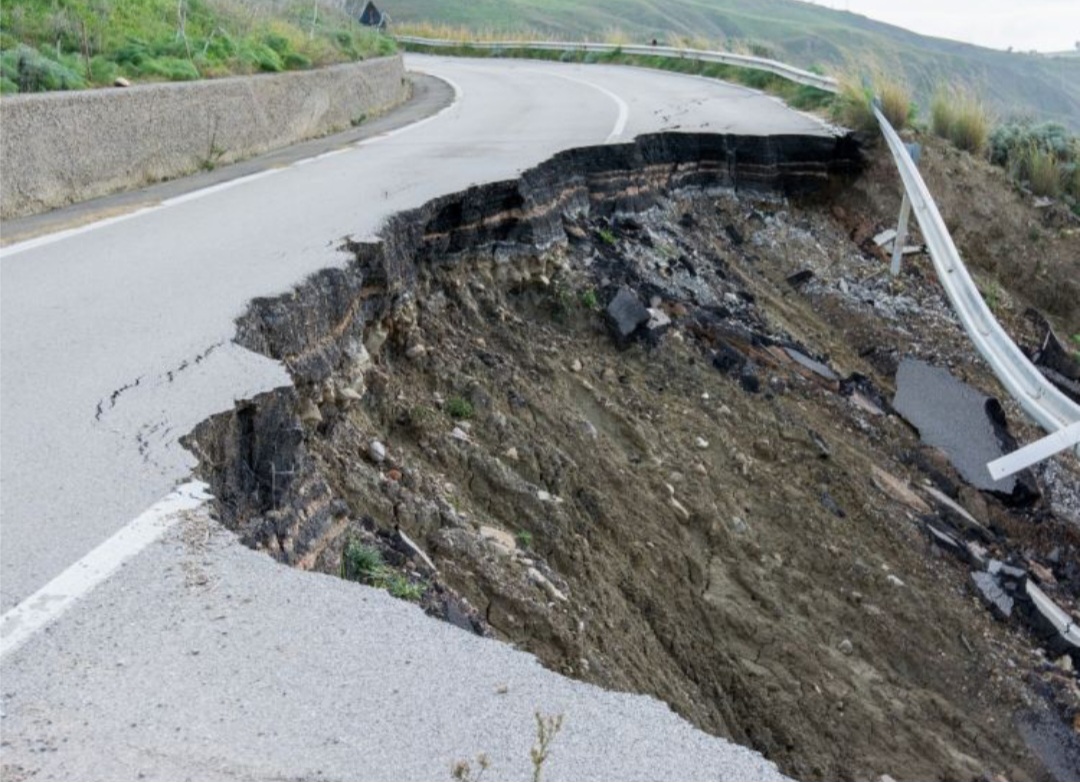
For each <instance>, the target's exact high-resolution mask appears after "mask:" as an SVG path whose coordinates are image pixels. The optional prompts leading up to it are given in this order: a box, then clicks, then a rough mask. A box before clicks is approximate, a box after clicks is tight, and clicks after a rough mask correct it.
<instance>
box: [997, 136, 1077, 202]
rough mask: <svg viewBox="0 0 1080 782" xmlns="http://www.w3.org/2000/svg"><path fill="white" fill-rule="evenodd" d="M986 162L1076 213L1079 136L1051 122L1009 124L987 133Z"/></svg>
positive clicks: (1033, 191) (1035, 192)
mask: <svg viewBox="0 0 1080 782" xmlns="http://www.w3.org/2000/svg"><path fill="white" fill-rule="evenodd" d="M989 149H990V161H991V162H992V163H995V164H997V165H999V166H1002V167H1003V168H1004V169H1005V170H1006V171H1008V172H1009V175H1010V176H1011V177H1012V179H1013V180H1014V181H1015V182H1017V183H1018V184H1020V185H1023V186H1025V187H1027V188H1028V189H1029V190H1030V191H1031V192H1032V193H1034V194H1035V195H1039V196H1048V197H1050V198H1063V199H1064V200H1065V201H1066V203H1068V204H1069V205H1070V206H1071V207H1072V208H1073V210H1074V211H1077V212H1078V213H1080V137H1078V136H1075V135H1073V134H1071V133H1069V131H1068V130H1067V129H1066V128H1065V127H1064V126H1063V125H1060V124H1058V123H1054V122H1044V123H1039V124H1033V123H1030V122H1012V123H1007V124H1004V125H1000V126H998V127H997V128H995V129H994V131H993V132H992V133H991V134H990V141H989Z"/></svg>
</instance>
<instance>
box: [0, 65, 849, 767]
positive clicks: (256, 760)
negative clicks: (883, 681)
mask: <svg viewBox="0 0 1080 782" xmlns="http://www.w3.org/2000/svg"><path fill="white" fill-rule="evenodd" d="M408 64H409V66H410V67H411V68H412V69H414V70H418V71H423V72H427V73H430V74H432V75H434V76H437V77H439V78H441V79H444V80H446V81H447V82H449V83H450V84H451V85H453V87H454V89H455V92H456V100H455V102H454V103H453V105H452V106H450V107H449V108H447V109H446V110H444V111H442V112H441V113H439V114H438V115H436V116H434V117H432V118H430V119H428V120H425V121H423V122H420V123H417V124H414V125H411V126H407V127H406V128H403V129H401V130H399V131H396V132H394V133H392V134H387V135H384V136H381V137H376V138H373V139H370V140H368V141H365V142H363V143H361V144H359V145H354V146H349V147H347V148H345V149H342V150H338V151H336V152H333V153H330V154H326V155H323V156H320V157H317V158H312V159H307V160H304V161H301V162H298V163H294V164H292V165H288V166H285V167H282V166H280V165H277V164H276V163H274V164H271V163H267V165H268V166H271V165H272V167H267V168H263V169H262V170H261V171H260V172H259V173H255V174H253V175H251V176H248V177H245V178H243V179H239V180H234V181H232V182H228V183H224V184H220V185H217V186H214V187H210V188H204V189H201V190H195V191H192V192H190V193H188V194H186V195H183V196H180V197H177V198H173V199H171V200H169V201H166V202H164V203H162V204H159V205H158V206H157V207H155V208H153V209H149V210H145V211H142V212H138V213H135V214H132V215H129V216H127V217H126V218H124V219H120V220H112V221H102V222H97V223H91V224H90V225H87V226H84V227H83V228H79V229H75V230H73V231H68V232H64V233H54V234H49V235H46V236H43V237H40V238H38V239H35V240H31V241H28V242H25V243H22V244H13V245H10V246H8V247H5V248H3V250H0V372H2V374H0V421H2V429H0V518H2V522H0V534H2V549H0V598H2V609H3V611H5V612H7V613H6V614H5V617H4V626H3V636H4V637H3V639H2V640H3V646H2V647H0V653H3V655H4V656H3V660H2V665H3V668H2V674H3V681H4V684H3V693H4V695H3V707H2V708H3V716H2V720H3V721H2V726H3V733H4V748H3V760H2V763H3V769H4V772H3V776H4V778H7V777H8V776H9V775H10V776H11V777H12V778H14V779H19V778H20V777H19V774H23V773H25V774H29V773H30V772H37V776H35V777H34V778H35V779H36V780H40V779H53V778H55V779H64V778H78V779H87V780H89V779H127V778H135V777H137V776H138V775H139V774H140V773H141V774H145V775H146V776H145V778H151V779H153V778H170V779H178V778H188V777H190V778H193V779H217V778H222V779H271V778H273V779H292V778H312V779H314V778H319V779H335V778H356V777H357V776H362V777H375V778H395V779H425V778H426V779H431V778H445V776H446V773H447V769H448V766H449V763H450V762H451V761H452V760H455V759H457V758H459V757H465V756H468V755H470V754H475V753H476V752H479V751H487V752H488V753H489V754H490V755H491V756H492V759H493V760H496V761H497V763H496V770H497V771H498V773H497V775H498V776H499V777H500V778H513V777H516V776H522V777H523V776H527V775H528V771H529V769H528V747H529V746H530V745H531V742H532V730H531V719H532V713H533V711H534V710H535V709H537V708H540V709H542V710H544V711H545V712H555V711H559V712H565V713H566V714H567V720H568V722H567V728H566V736H565V737H560V739H559V742H558V744H557V749H556V752H555V757H554V758H553V760H552V765H551V772H552V773H553V774H554V775H555V776H562V777H567V778H571V777H572V778H577V779H588V778H605V779H614V778H657V777H658V776H665V777H678V778H685V779H689V778H729V777H730V778H739V777H742V778H748V777H753V778H764V777H765V776H767V775H769V774H775V771H774V770H770V768H769V767H768V765H767V764H763V762H762V761H761V760H760V759H758V758H755V757H754V756H752V755H751V753H748V752H745V751H743V750H740V749H738V748H732V747H730V746H729V745H727V744H726V743H725V742H722V741H720V740H718V739H713V738H710V737H708V736H705V735H703V734H701V733H699V732H698V731H696V730H694V729H693V728H692V727H690V726H688V725H686V724H685V723H683V722H681V721H680V720H678V719H677V718H675V717H674V716H673V715H671V714H670V712H669V711H668V710H667V709H666V707H664V706H663V705H662V704H658V703H656V702H655V701H652V700H650V699H647V698H640V697H630V696H622V695H615V694H611V693H604V692H601V691H599V690H596V689H595V688H591V687H587V686H584V685H581V684H578V683H574V682H569V681H566V680H564V679H561V678H560V677H558V676H556V675H554V674H551V673H548V672H546V671H543V670H542V669H540V668H539V666H537V665H536V663H535V662H534V661H533V660H532V658H529V657H527V656H525V655H521V654H519V653H517V652H514V651H512V650H510V649H508V648H506V647H504V646H502V645H499V644H496V643H493V642H488V641H482V640H479V639H475V638H472V637H470V636H468V635H466V634H464V633H461V632H459V631H456V630H453V629H452V628H450V627H448V626H446V625H442V624H439V623H436V622H433V621H429V620H427V619H426V618H424V617H423V616H422V615H420V614H419V612H417V611H415V610H414V609H412V608H411V607H410V606H408V605H405V604H402V603H400V602H399V601H395V600H393V599H391V598H389V597H388V596H386V595H385V594H383V593H381V592H377V591H374V590H369V589H367V588H365V587H360V586H357V585H355V584H347V583H345V582H341V581H339V580H337V579H333V578H326V577H322V576H318V575H315V574H306V573H299V572H295V571H288V570H286V569H285V568H281V567H279V566H277V565H276V564H275V563H273V562H271V561H270V560H269V559H268V558H266V557H263V556H260V555H257V554H255V553H253V552H250V551H247V550H246V549H243V548H242V547H241V546H239V544H237V543H236V542H235V541H234V540H233V539H232V537H231V536H230V535H228V534H227V533H224V532H221V531H216V530H215V529H214V528H213V527H212V525H209V526H208V525H207V524H206V523H205V508H201V509H199V510H196V511H195V512H194V513H191V514H188V516H187V517H186V518H185V520H184V521H183V522H182V523H180V524H177V525H176V526H175V527H174V528H172V529H171V530H170V531H169V532H168V533H167V534H165V535H164V537H162V538H161V539H160V540H158V541H156V542H154V543H153V544H152V545H150V546H149V547H147V548H145V549H144V550H142V551H141V553H138V554H137V555H135V556H134V557H133V558H132V559H130V561H129V562H128V564H127V565H126V566H125V567H124V568H123V569H122V570H121V571H120V572H119V573H118V574H116V575H115V576H113V577H112V578H110V579H108V580H107V581H106V582H105V583H104V584H102V585H101V586H100V587H98V588H97V589H94V590H92V591H89V592H88V594H87V595H86V596H85V597H83V598H82V599H81V600H80V601H79V602H78V603H76V604H74V605H73V606H72V607H71V608H70V610H68V611H67V612H66V613H64V614H63V615H62V616H61V617H60V618H59V619H58V620H57V621H56V622H55V623H53V624H51V625H48V626H46V627H45V628H44V629H40V630H35V631H34V632H30V631H29V630H26V628H25V627H24V628H23V629H22V630H19V629H18V628H17V627H16V625H18V624H20V623H21V622H22V621H23V617H24V616H25V615H26V613H25V612H27V611H40V610H44V611H46V612H47V610H48V603H49V602H50V601H49V599H46V598H47V596H45V597H43V596H42V595H41V594H39V595H37V597H35V598H34V599H33V600H31V601H27V598H28V597H30V596H31V595H33V593H34V592H35V590H39V589H41V588H42V587H43V586H45V585H46V584H48V583H49V582H50V581H51V580H53V579H54V578H56V577H58V576H61V577H62V578H67V579H68V583H69V584H76V586H75V587H72V589H74V590H75V591H80V590H81V589H82V587H79V586H77V585H78V583H79V579H80V573H82V572H85V571H86V570H87V560H85V559H84V557H86V555H87V554H88V552H90V551H91V550H92V549H94V548H95V546H98V545H99V544H102V542H103V541H106V540H107V539H109V538H110V536H114V534H115V533H117V532H118V531H121V535H120V537H121V538H123V537H124V536H125V535H127V538H128V542H127V543H126V544H125V543H123V541H121V542H119V543H117V542H116V539H115V538H114V539H113V542H111V543H108V544H107V546H106V549H107V551H105V556H106V557H108V556H113V557H115V556H116V553H117V551H120V550H121V549H123V547H124V546H125V545H126V546H127V549H128V550H129V551H130V552H135V551H138V550H139V549H141V548H142V545H143V543H144V542H145V541H143V542H139V541H134V542H133V541H132V537H133V536H137V535H136V533H132V530H134V529H136V528H135V527H131V526H130V523H131V522H132V520H133V519H135V518H136V517H138V516H139V514H140V513H142V512H143V511H144V510H146V509H147V508H148V507H150V506H152V505H154V503H156V502H157V501H159V500H160V499H161V498H162V497H163V496H165V495H167V494H169V492H170V491H172V489H173V488H174V487H175V486H176V485H177V484H178V483H181V482H183V481H185V480H186V479H187V476H188V474H189V471H190V469H191V466H192V460H191V458H190V456H189V455H188V454H187V453H186V452H184V451H183V450H182V449H181V448H180V447H179V446H178V444H177V440H178V438H179V437H180V436H181V435H183V434H185V433H186V432H188V431H189V430H190V429H191V428H192V427H193V426H194V425H195V424H196V423H197V422H199V421H200V420H202V419H204V418H205V417H207V416H208V415H210V414H213V413H215V412H218V411H221V410H224V409H227V408H229V407H231V406H232V404H233V401H234V400H236V399H239V398H243V397H249V396H251V395H253V394H256V393H259V392H261V391H263V390H267V389H269V388H272V387H275V386H277V385H281V384H283V383H286V382H288V380H287V376H286V374H285V373H284V371H283V369H282V368H281V367H280V366H279V365H277V364H276V363H275V362H272V361H269V360H267V359H265V358H262V357H259V356H256V355H254V354H251V353H249V352H247V351H245V350H243V349H241V348H239V347H237V346H235V345H233V344H232V343H231V337H232V334H233V319H234V318H235V317H236V316H237V315H238V314H240V313H241V312H242V311H243V310H244V307H245V304H246V302H247V301H248V300H250V299H251V298H252V297H255V296H261V295H268V294H274V293H278V292H280V291H282V290H285V289H287V288H288V287H289V286H291V285H292V284H295V283H296V282H298V281H299V280H300V279H301V278H302V277H303V276H304V275H306V274H308V273H311V272H313V271H315V270H317V269H320V268H323V267H326V266H330V265H338V264H341V263H343V262H344V261H345V260H346V258H345V256H344V255H342V254H341V253H340V252H339V251H338V250H337V249H336V248H337V246H338V244H339V243H340V240H341V239H342V238H343V237H345V236H346V235H353V236H355V237H357V238H362V237H368V236H371V235H373V234H374V232H375V231H376V230H377V228H378V226H379V224H380V223H381V221H382V220H383V219H384V218H385V217H387V216H388V215H389V214H391V213H393V212H396V211H399V210H401V209H405V208H409V207H413V206H417V205H419V204H421V203H423V202H424V201H426V200H428V199H430V198H432V197H434V196H437V195H440V194H444V193H447V192H453V191H456V190H460V189H462V188H464V187H466V186H468V185H470V184H476V183H481V182H486V181H493V180H497V179H503V178H508V177H511V176H513V175H515V174H516V173H518V172H520V171H521V170H523V169H524V168H527V167H529V166H532V165H535V164H536V163H538V162H540V161H541V160H543V159H545V158H547V157H549V156H550V155H552V154H553V153H555V152H557V151H559V150H561V149H566V148H569V147H572V146H582V145H585V144H598V143H605V142H611V141H618V140H629V139H631V138H633V137H634V136H636V135H638V134H640V133H645V132H654V131H658V130H706V131H716V132H746V133H781V132H782V133H796V132H802V133H827V132H829V131H828V130H827V129H826V128H824V127H823V126H822V125H821V124H820V123H818V122H817V121H815V120H813V119H811V118H808V117H806V116H804V115H800V114H798V113H795V112H792V111H790V110H789V109H787V108H785V107H783V106H782V105H781V104H780V103H779V102H777V101H775V100H774V99H771V98H768V97H765V96H762V95H760V94H757V93H754V92H752V91H749V90H746V89H743V88H741V87H735V86H731V85H725V84H722V83H718V82H711V81H706V80H703V79H697V78H693V77H685V76H677V75H671V74H663V73H659V72H653V71H645V70H638V69H629V68H619V67H607V66H578V65H564V64H556V63H541V62H527V61H494V60H476V61H469V60H453V59H445V58H434V57H409V58H408ZM256 165H257V164H256ZM249 167H250V166H249ZM4 229H5V232H6V231H7V230H8V229H9V226H4ZM150 521H151V522H153V521H155V520H154V519H151V520H150ZM140 523H141V524H142V526H141V527H139V525H136V527H138V528H139V530H141V531H145V529H146V528H147V517H144V518H143V519H142V521H141V522H140ZM150 526H151V527H153V524H150ZM129 533H131V534H129ZM154 537H156V534H150V535H148V536H146V539H147V540H149V539H152V538H154ZM80 560H81V562H80ZM76 563H78V564H76ZM73 566H74V567H73ZM29 603H34V605H29ZM503 684H509V685H510V689H509V692H508V693H507V694H506V695H496V694H495V691H496V688H497V687H501V685H503ZM301 728H302V730H300V729H301Z"/></svg>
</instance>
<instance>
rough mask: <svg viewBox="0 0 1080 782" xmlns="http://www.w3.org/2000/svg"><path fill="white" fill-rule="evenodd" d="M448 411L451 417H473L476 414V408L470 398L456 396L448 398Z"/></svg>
mask: <svg viewBox="0 0 1080 782" xmlns="http://www.w3.org/2000/svg"><path fill="white" fill-rule="evenodd" d="M446 412H447V413H448V414H449V416H450V417H451V418H456V419H463V418H472V417H473V415H475V414H476V409H475V408H474V407H473V406H472V403H471V402H470V401H469V400H468V399H464V398H462V397H460V396H454V397H450V399H447V400H446Z"/></svg>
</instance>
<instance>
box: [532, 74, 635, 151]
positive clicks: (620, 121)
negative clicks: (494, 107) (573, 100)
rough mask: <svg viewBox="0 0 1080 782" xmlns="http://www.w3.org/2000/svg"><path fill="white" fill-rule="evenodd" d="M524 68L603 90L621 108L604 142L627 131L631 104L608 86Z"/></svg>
mask: <svg viewBox="0 0 1080 782" xmlns="http://www.w3.org/2000/svg"><path fill="white" fill-rule="evenodd" d="M522 70H528V72H529V73H537V74H541V75H543V76H554V77H555V78H556V79H565V80H566V81H572V82H576V83H578V84H582V85H584V86H586V87H592V88H593V89H594V90H596V91H597V92H602V93H603V94H604V95H606V96H607V97H609V98H611V100H613V101H614V102H615V106H616V107H617V108H618V109H619V115H618V117H616V118H615V127H613V128H612V129H611V133H609V134H608V137H607V138H606V139H604V143H605V144H610V143H611V142H613V141H615V140H616V139H618V138H619V137H620V136H622V134H623V133H625V132H626V123H627V122H629V121H630V106H629V105H628V104H627V103H626V101H624V100H623V99H622V98H620V97H619V96H618V95H616V94H615V93H614V92H612V91H611V90H609V89H608V88H607V87H601V86H600V85H599V84H593V83H592V82H591V81H586V80H585V79H579V78H577V77H575V76H567V75H566V74H563V73H552V72H550V71H542V70H539V69H531V68H530V69H522Z"/></svg>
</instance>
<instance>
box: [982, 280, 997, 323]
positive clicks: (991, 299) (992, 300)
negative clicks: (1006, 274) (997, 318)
mask: <svg viewBox="0 0 1080 782" xmlns="http://www.w3.org/2000/svg"><path fill="white" fill-rule="evenodd" d="M983 300H984V301H985V302H986V306H987V307H989V308H990V311H991V312H993V313H994V314H995V315H996V314H997V312H998V310H999V309H1000V308H1001V286H1000V285H998V282H997V280H991V281H990V283H989V284H988V285H987V286H986V289H985V290H984V291H983Z"/></svg>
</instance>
